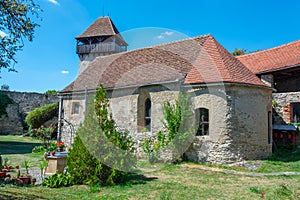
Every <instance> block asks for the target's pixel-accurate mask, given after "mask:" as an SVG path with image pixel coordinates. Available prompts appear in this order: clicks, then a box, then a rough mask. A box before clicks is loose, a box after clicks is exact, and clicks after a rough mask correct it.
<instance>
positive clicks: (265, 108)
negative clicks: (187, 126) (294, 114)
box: [186, 86, 272, 164]
mask: <svg viewBox="0 0 300 200" xmlns="http://www.w3.org/2000/svg"><path fill="white" fill-rule="evenodd" d="M224 97H225V98H224ZM205 102H207V103H205ZM195 105H196V106H200V107H202V106H203V107H204V106H205V107H206V108H208V109H209V110H210V122H211V123H210V125H209V135H208V136H195V139H194V141H193V143H192V145H191V146H190V148H189V149H188V151H187V152H186V155H187V157H188V159H189V160H191V161H195V162H205V163H212V164H228V163H233V162H238V161H242V160H247V159H262V158H266V157H268V156H269V155H271V153H272V145H271V144H272V143H271V141H269V138H268V137H271V136H269V135H268V134H269V133H270V132H268V131H269V128H271V127H268V120H270V119H268V112H269V111H271V109H272V108H271V90H266V89H259V88H254V87H253V88H251V87H239V86H230V87H226V94H223V95H222V94H219V95H218V92H217V91H216V92H210V94H200V95H199V96H196V97H195Z"/></svg>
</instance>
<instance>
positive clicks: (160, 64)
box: [62, 35, 266, 92]
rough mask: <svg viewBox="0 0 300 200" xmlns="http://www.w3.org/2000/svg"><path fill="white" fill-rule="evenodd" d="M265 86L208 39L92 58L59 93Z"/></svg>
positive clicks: (183, 41) (210, 38)
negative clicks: (166, 85) (178, 83)
mask: <svg viewBox="0 0 300 200" xmlns="http://www.w3.org/2000/svg"><path fill="white" fill-rule="evenodd" d="M183 79H184V83H185V84H202V83H222V82H228V83H242V84H250V85H258V86H265V87H266V85H265V84H264V83H263V82H262V81H261V80H260V79H259V78H258V77H257V76H256V75H255V74H253V73H252V72H251V71H250V70H249V69H247V68H246V67H245V66H244V65H243V64H242V63H241V62H240V61H239V60H238V59H236V58H235V57H233V56H232V55H231V54H230V53H229V52H228V51H227V50H226V49H225V48H224V47H222V46H221V45H220V44H219V43H218V42H217V41H216V40H215V39H214V38H213V37H212V36H211V35H205V36H199V37H196V38H191V39H186V40H181V41H176V42H172V43H167V44H163V45H157V46H153V47H149V48H143V49H138V50H133V51H129V52H123V53H118V54H113V55H110V56H105V57H98V58H96V59H95V60H94V61H93V62H92V63H91V64H90V66H89V67H88V68H87V69H86V70H85V71H84V72H82V73H81V74H80V75H79V76H78V78H77V79H76V80H75V81H74V82H73V83H71V84H70V85H69V86H67V87H66V88H65V89H64V90H63V91H62V92H70V91H80V90H84V89H85V88H87V89H96V88H97V87H98V86H99V84H100V83H102V84H104V87H105V88H114V87H121V86H132V85H139V84H151V83H157V82H164V81H173V80H183Z"/></svg>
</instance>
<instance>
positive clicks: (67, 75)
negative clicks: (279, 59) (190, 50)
mask: <svg viewBox="0 0 300 200" xmlns="http://www.w3.org/2000/svg"><path fill="white" fill-rule="evenodd" d="M35 2H36V3H37V4H39V5H40V6H41V8H42V9H43V12H42V13H41V17H42V18H43V20H42V21H41V22H40V24H41V27H39V28H37V30H36V34H35V38H34V41H33V42H30V43H29V42H26V43H25V47H24V50H23V51H21V52H19V53H18V54H17V60H18V63H17V64H16V65H15V69H16V70H17V71H18V73H14V72H9V73H8V72H6V71H5V69H3V70H2V72H1V76H2V78H1V79H0V85H3V84H7V85H9V86H10V90H16V91H29V92H45V91H46V90H49V89H56V90H62V89H63V88H64V87H65V86H67V85H68V84H69V83H71V82H72V81H73V80H74V79H75V78H76V76H77V70H78V56H77V55H76V53H75V44H76V41H75V39H74V38H75V37H76V36H78V35H79V34H81V33H82V32H83V31H84V30H85V29H86V28H87V27H88V26H89V25H90V24H92V23H93V22H94V21H95V20H96V19H97V18H98V17H100V16H103V15H108V14H109V16H110V17H111V18H112V20H113V21H114V23H115V25H116V26H117V28H118V29H119V31H120V32H121V33H122V34H123V36H124V38H125V40H126V41H127V43H128V44H129V49H135V48H141V47H145V46H149V45H155V44H159V43H165V42H169V41H173V40H178V39H182V38H186V37H193V36H199V35H203V34H207V33H210V34H212V35H213V36H214V37H215V38H216V39H217V40H218V41H219V42H220V43H221V44H222V45H223V46H224V47H225V48H226V49H227V50H229V51H233V50H234V48H245V49H247V50H248V51H255V50H258V49H267V48H271V47H275V46H278V45H281V44H285V43H288V42H291V41H295V40H299V39H300V20H299V19H300V17H299V14H298V13H299V10H300V1H297V0H285V1H283V0H265V1H262V0H251V1H250V0H248V1H237V0H231V1H226V0H219V1H218V0H207V1H202V0H186V1H177V0H172V1H166V0H165V1H162V0H160V1H159V0H151V1H141V0H123V1H121V0H35Z"/></svg>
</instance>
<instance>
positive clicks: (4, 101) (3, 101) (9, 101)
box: [0, 92, 14, 116]
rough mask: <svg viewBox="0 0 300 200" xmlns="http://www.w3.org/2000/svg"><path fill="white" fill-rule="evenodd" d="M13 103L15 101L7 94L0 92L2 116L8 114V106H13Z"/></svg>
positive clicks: (0, 111) (0, 113)
mask: <svg viewBox="0 0 300 200" xmlns="http://www.w3.org/2000/svg"><path fill="white" fill-rule="evenodd" d="M12 103H14V102H13V100H12V99H11V98H9V96H7V94H4V93H2V92H0V116H1V115H6V114H7V113H6V107H7V106H8V104H12Z"/></svg>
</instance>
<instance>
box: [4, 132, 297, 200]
mask: <svg viewBox="0 0 300 200" xmlns="http://www.w3.org/2000/svg"><path fill="white" fill-rule="evenodd" d="M18 140H19V141H20V142H21V143H23V147H24V149H27V147H28V149H29V146H30V145H31V144H32V143H38V142H37V141H32V140H31V139H29V138H21V137H16V136H0V144H1V145H0V151H2V150H3V146H2V144H5V143H6V142H8V143H10V142H17V141H18ZM26 143H28V144H26ZM11 144H15V143H11ZM27 145H28V146H27ZM6 147H7V146H6ZM30 148H31V147H30ZM11 149H13V150H16V149H14V148H11ZM17 149H18V148H17ZM28 149H27V150H24V151H22V148H19V151H20V152H19V153H20V154H6V155H5V156H9V157H10V160H11V162H12V163H18V162H20V161H19V159H24V158H23V157H26V158H28V159H31V162H34V160H36V162H37V161H38V160H39V159H40V158H41V157H42V155H38V154H30V153H27V151H28ZM22 153H23V154H22ZM12 156H15V158H17V159H16V160H14V157H12ZM294 157H295V156H293V158H294ZM278 158H279V157H278ZM298 162H299V161H293V162H288V161H276V160H272V161H271V160H270V161H263V166H264V164H265V166H267V167H268V169H270V167H273V168H274V169H276V168H277V166H279V168H280V169H284V170H288V171H290V170H291V169H293V170H294V167H296V165H294V163H298ZM276 163H277V164H278V165H276ZM283 164H285V165H286V166H285V167H283V166H284V165H283ZM145 167H147V166H146V165H145ZM264 170H265V171H266V170H267V169H264ZM0 199H4V200H6V199H74V200H76V199H82V200H84V199H300V176H271V177H250V176H243V175H233V174H225V173H222V172H214V171H205V170H201V169H199V168H190V167H186V166H185V165H167V166H165V167H163V168H161V169H159V170H157V171H151V172H147V173H146V172H145V173H143V174H132V175H130V176H128V177H127V180H126V181H125V182H124V183H123V184H121V185H117V186H114V187H102V188H101V187H99V186H96V185H94V186H86V185H77V186H72V187H67V188H57V189H51V188H46V187H43V186H38V187H32V186H31V187H21V186H16V185H5V184H4V185H2V186H1V183H0Z"/></svg>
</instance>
